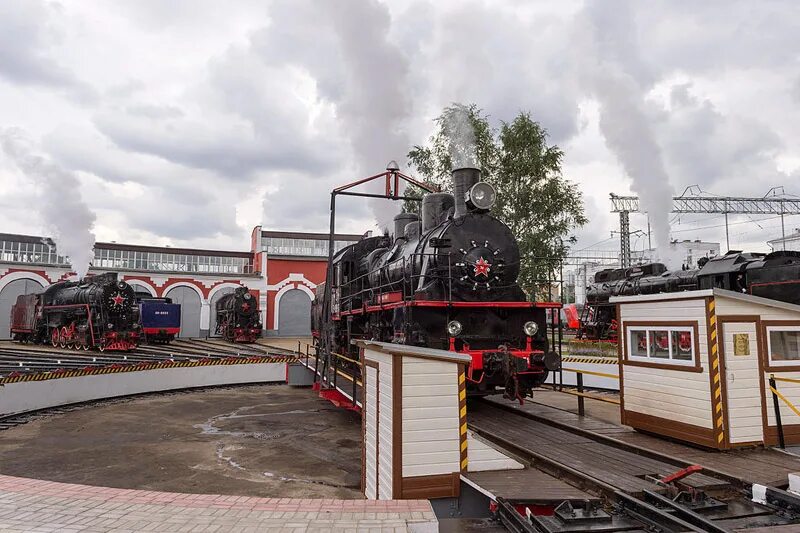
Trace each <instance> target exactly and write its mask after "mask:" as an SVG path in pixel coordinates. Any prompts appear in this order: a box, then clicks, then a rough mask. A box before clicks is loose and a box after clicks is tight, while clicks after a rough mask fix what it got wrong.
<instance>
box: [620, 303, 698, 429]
mask: <svg viewBox="0 0 800 533" xmlns="http://www.w3.org/2000/svg"><path fill="white" fill-rule="evenodd" d="M619 307H620V331H625V330H624V324H625V322H626V321H627V322H648V321H653V322H669V321H675V322H687V321H696V322H697V326H698V327H697V333H698V340H699V342H698V343H697V344H698V345H699V352H700V367H701V368H702V371H701V372H688V371H687V370H686V369H685V368H681V367H680V366H676V367H675V368H674V369H671V368H648V367H643V366H633V365H627V364H625V362H623V368H624V372H623V374H624V378H623V379H624V391H623V394H624V398H625V400H624V401H625V404H624V405H625V411H630V412H633V413H639V414H641V415H645V416H647V417H657V418H659V419H664V420H671V421H675V422H679V423H681V424H687V425H691V426H697V427H700V428H706V429H711V428H712V427H713V425H712V416H711V413H712V407H711V389H710V383H709V376H708V342H707V323H706V307H705V299H703V298H695V299H691V300H684V299H682V300H663V301H653V302H641V303H624V304H620V306H619ZM627 351H628V346H627V339H624V341H623V358H624V357H625V355H626V354H627Z"/></svg>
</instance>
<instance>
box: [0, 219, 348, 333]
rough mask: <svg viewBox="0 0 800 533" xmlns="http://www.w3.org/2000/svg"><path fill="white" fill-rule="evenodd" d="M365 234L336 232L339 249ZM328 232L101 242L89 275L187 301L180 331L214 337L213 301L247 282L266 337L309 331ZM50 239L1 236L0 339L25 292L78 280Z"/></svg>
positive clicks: (257, 232) (146, 293)
mask: <svg viewBox="0 0 800 533" xmlns="http://www.w3.org/2000/svg"><path fill="white" fill-rule="evenodd" d="M360 238H361V236H360V235H337V239H336V242H337V247H338V248H340V247H341V246H344V245H346V244H348V243H349V242H352V241H357V240H358V239H360ZM327 239H328V236H327V234H318V233H288V232H271V231H262V230H261V227H256V228H255V229H254V230H253V239H252V246H251V248H250V251H223V250H198V249H189V248H173V247H169V246H164V247H162V246H140V245H132V244H120V243H113V242H112V243H104V242H98V243H96V244H95V248H94V253H95V257H94V261H93V262H92V267H91V268H90V273H102V272H118V273H119V275H120V278H121V279H124V280H125V281H126V282H128V283H129V284H130V285H131V286H133V288H134V290H135V291H136V292H137V293H138V294H140V295H142V296H154V297H166V298H171V299H172V300H173V302H175V303H179V304H181V306H182V309H181V310H182V317H181V336H183V337H206V336H213V335H214V329H215V327H216V316H215V315H216V313H215V304H216V302H217V300H218V299H219V298H220V297H221V296H222V295H224V294H226V293H229V292H232V291H233V290H234V289H235V288H236V287H237V286H239V285H244V286H245V287H247V288H249V289H250V292H251V293H252V294H253V295H254V296H255V297H257V298H258V299H259V302H260V304H261V306H260V307H261V312H262V317H261V318H262V323H263V324H264V330H265V332H266V334H267V335H290V336H297V335H308V334H309V333H310V322H309V320H310V319H309V309H310V305H311V298H312V297H313V290H314V288H315V287H316V286H317V284H318V283H320V282H322V281H323V280H324V279H325V265H326V259H327V245H328V240H327ZM75 277H76V276H75V274H74V272H72V271H71V269H70V267H69V264H68V262H67V260H66V258H65V257H63V256H61V255H59V254H58V251H57V250H56V246H55V244H54V242H53V241H52V239H49V238H45V237H34V236H27V235H15V234H7V233H0V339H8V338H10V331H9V328H10V326H9V322H10V312H11V306H12V305H13V304H14V302H15V301H16V299H17V296H19V295H20V294H29V293H33V292H39V291H41V290H42V289H43V288H45V287H47V286H48V285H50V284H51V283H55V282H57V281H61V280H65V279H75Z"/></svg>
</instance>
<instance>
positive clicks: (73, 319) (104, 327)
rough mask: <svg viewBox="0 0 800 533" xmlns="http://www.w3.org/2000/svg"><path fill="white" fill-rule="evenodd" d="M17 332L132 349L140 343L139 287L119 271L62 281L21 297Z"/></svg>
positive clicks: (64, 343)
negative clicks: (120, 278) (132, 285)
mask: <svg viewBox="0 0 800 533" xmlns="http://www.w3.org/2000/svg"><path fill="white" fill-rule="evenodd" d="M11 333H12V336H13V338H14V340H17V341H21V342H35V343H42V344H43V343H47V342H50V343H51V344H52V345H53V346H60V347H62V348H73V349H76V350H89V349H90V348H96V349H98V350H100V351H105V350H117V351H128V350H133V349H134V348H136V345H137V344H138V342H139V337H140V326H139V308H138V306H137V305H136V298H135V293H134V290H133V288H132V287H131V286H130V285H128V284H127V283H125V282H124V281H122V280H118V279H117V274H116V273H107V274H99V275H96V276H91V277H86V278H84V279H83V280H82V281H61V282H58V283H54V284H53V285H50V286H49V287H48V288H46V289H45V290H44V292H42V293H39V294H25V295H21V296H19V297H18V298H17V302H16V304H14V305H13V306H12V308H11Z"/></svg>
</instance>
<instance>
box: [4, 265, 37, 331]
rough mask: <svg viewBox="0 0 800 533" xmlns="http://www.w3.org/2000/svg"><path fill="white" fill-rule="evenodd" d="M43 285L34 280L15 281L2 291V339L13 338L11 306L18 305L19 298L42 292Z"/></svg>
mask: <svg viewBox="0 0 800 533" xmlns="http://www.w3.org/2000/svg"><path fill="white" fill-rule="evenodd" d="M43 288H44V287H42V284H41V283H39V282H38V281H34V280H32V279H25V278H23V279H15V280H14V281H12V282H11V283H9V284H8V285H6V286H5V287H3V290H2V291H0V339H10V338H11V306H12V305H14V304H15V303H17V296H19V295H21V294H31V293H34V292H41V291H42V289H43Z"/></svg>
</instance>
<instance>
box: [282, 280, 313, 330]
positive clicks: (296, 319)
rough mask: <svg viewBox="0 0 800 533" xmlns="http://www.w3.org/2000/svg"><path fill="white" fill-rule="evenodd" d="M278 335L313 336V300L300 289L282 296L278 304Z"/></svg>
mask: <svg viewBox="0 0 800 533" xmlns="http://www.w3.org/2000/svg"><path fill="white" fill-rule="evenodd" d="M278 335H281V336H284V337H307V336H309V335H311V298H309V297H308V294H306V293H305V292H303V291H301V290H300V289H290V290H288V291H286V292H285V293H283V296H281V299H280V302H279V303H278Z"/></svg>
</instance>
